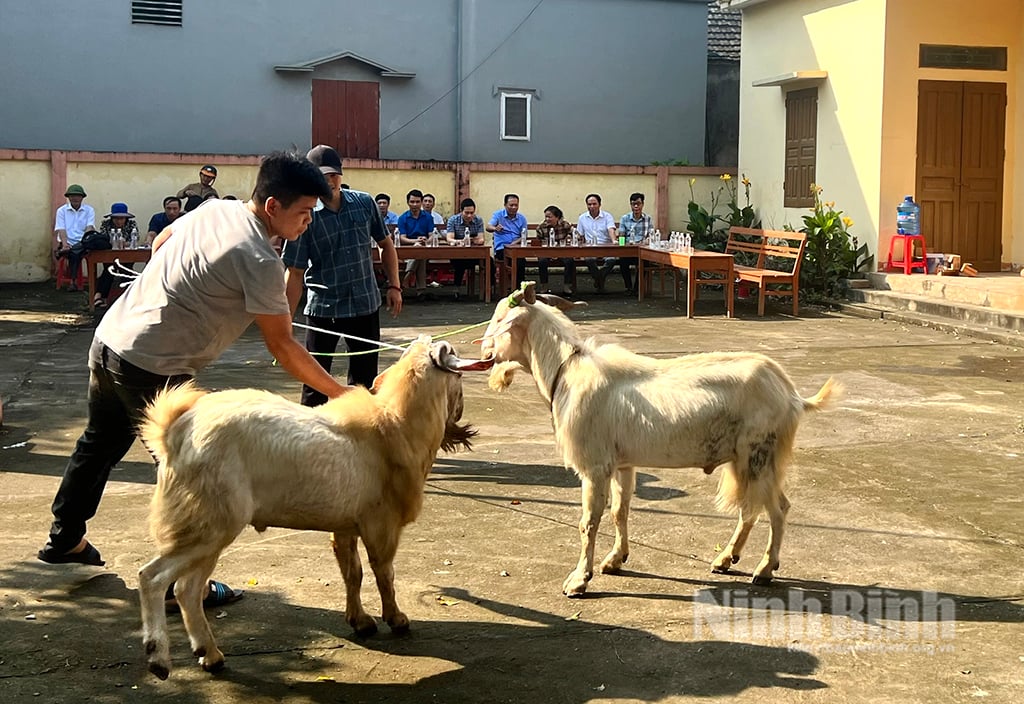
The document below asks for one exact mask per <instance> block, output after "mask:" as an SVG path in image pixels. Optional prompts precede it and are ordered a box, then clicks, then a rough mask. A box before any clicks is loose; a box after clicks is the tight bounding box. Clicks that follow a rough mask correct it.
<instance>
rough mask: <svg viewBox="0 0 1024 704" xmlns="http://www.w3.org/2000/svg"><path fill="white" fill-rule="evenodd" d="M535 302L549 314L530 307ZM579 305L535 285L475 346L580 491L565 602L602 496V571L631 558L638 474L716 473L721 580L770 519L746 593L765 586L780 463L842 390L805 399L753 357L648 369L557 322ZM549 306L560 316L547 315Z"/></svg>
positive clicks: (771, 566)
mask: <svg viewBox="0 0 1024 704" xmlns="http://www.w3.org/2000/svg"><path fill="white" fill-rule="evenodd" d="M537 299H541V300H542V301H544V302H546V303H549V304H550V305H534V301H535V300H537ZM577 305H585V304H574V303H571V302H569V301H566V300H564V299H562V298H559V297H557V296H550V295H549V296H543V295H541V296H538V295H536V294H535V292H534V288H533V284H527V285H526V286H524V287H523V289H522V290H520V291H517V292H516V293H514V294H512V296H510V297H509V298H507V299H505V300H502V301H501V302H500V303H499V304H498V306H497V308H496V309H495V311H494V316H493V317H492V318H491V322H490V325H489V326H488V328H487V332H486V333H485V334H484V337H483V340H482V342H483V353H482V354H483V357H485V358H489V359H493V360H495V361H497V362H501V364H499V365H496V366H495V367H494V369H493V370H492V371H491V387H492V388H494V389H496V390H504V389H506V388H507V387H508V386H509V384H511V383H512V378H513V376H514V374H515V372H516V371H517V370H519V369H525V370H526V371H527V372H529V373H530V374H532V375H533V378H534V381H536V383H537V388H538V389H539V390H540V393H541V395H542V396H543V397H544V400H545V401H547V402H548V404H549V405H550V406H551V414H552V420H553V423H554V428H555V440H556V442H557V444H558V447H559V448H560V449H561V452H562V456H563V460H564V462H565V465H566V466H567V467H571V468H572V469H573V470H575V471H576V473H577V474H578V475H579V476H580V478H581V480H582V483H583V515H582V517H581V519H580V539H581V544H582V545H581V552H580V558H579V563H578V564H577V566H576V568H575V569H574V570H573V571H572V572H571V573H569V576H568V577H567V578H566V579H565V582H564V584H563V585H562V591H563V592H564V593H565V594H567V595H568V596H570V597H575V596H581V595H583V594H584V592H586V589H587V583H588V582H589V581H590V579H591V577H592V576H593V566H594V547H595V541H596V539H597V530H598V526H599V524H600V522H601V514H602V513H603V512H604V508H605V505H606V503H607V501H608V493H609V485H610V488H611V510H612V518H613V520H614V521H615V545H614V547H613V548H612V551H611V552H610V553H608V555H607V557H605V558H604V560H603V561H602V562H601V566H600V568H601V571H602V572H606V573H614V572H617V571H618V570H619V569H620V568H621V567H622V563H624V562H625V561H626V558H627V557H628V556H629V533H628V529H627V519H628V516H629V502H630V498H631V497H632V494H633V491H634V489H635V487H636V470H635V467H637V466H643V467H701V468H703V469H704V471H705V472H706V473H708V474H710V473H711V472H713V471H714V470H715V468H716V467H719V466H722V467H724V471H723V473H722V477H721V480H720V483H719V489H718V501H717V505H718V508H719V509H720V510H734V511H738V512H739V521H738V523H737V526H736V530H735V532H734V533H733V536H732V538H731V539H730V540H729V543H728V545H726V547H725V549H724V550H723V551H722V552H721V554H719V555H718V556H717V557H716V558H715V561H714V562H713V563H712V570H714V571H715V572H727V571H728V570H729V568H730V567H731V566H732V565H733V564H734V563H735V562H737V561H738V560H739V559H740V550H741V549H742V548H743V545H744V543H745V542H746V540H747V536H748V535H749V533H750V529H751V528H752V527H753V526H754V522H755V521H756V520H757V518H758V516H759V515H760V513H761V512H762V511H766V512H767V513H768V516H769V518H770V520H771V531H770V538H769V543H768V548H767V550H766V551H765V555H764V558H763V559H762V560H761V562H760V564H759V565H758V566H757V568H756V569H755V570H754V574H753V582H754V583H755V584H767V583H769V582H770V581H771V579H772V574H773V572H774V570H776V569H778V567H779V549H780V547H781V544H782V535H783V531H784V530H785V521H786V513H787V511H788V510H789V501H788V500H787V499H786V496H785V494H784V493H783V480H784V478H785V470H786V464H787V462H788V460H789V456H790V453H791V451H792V447H793V437H794V435H795V434H796V430H797V425H798V423H799V421H800V417H801V416H802V415H803V414H804V412H805V411H807V410H815V409H819V408H822V407H824V406H825V404H826V402H827V401H828V400H829V399H830V397H831V396H833V395H834V394H836V393H837V392H838V391H839V390H840V388H841V387H840V385H839V384H838V383H837V382H835V381H833V380H832V379H829V380H828V381H826V382H825V385H824V386H822V387H821V390H820V391H818V393H817V394H815V395H814V396H813V397H812V398H809V399H804V398H802V397H801V396H800V395H799V394H798V393H797V391H796V388H795V387H794V385H793V382H792V381H791V380H790V379H789V377H788V376H787V375H786V373H785V372H784V371H783V370H782V368H781V367H780V366H779V365H778V364H776V363H775V362H774V361H772V360H771V359H769V358H768V357H765V356H764V355H760V354H751V353H714V354H694V355H687V356H684V357H678V358H675V359H665V360H661V359H651V358H649V357H642V356H640V355H636V354H633V353H632V352H629V351H627V350H625V349H623V348H622V347H619V346H618V345H601V346H598V345H596V344H595V343H594V342H593V341H591V340H586V341H585V340H583V339H582V338H580V336H579V334H578V333H577V332H576V328H575V326H574V325H573V324H572V322H570V321H569V319H568V318H566V317H565V316H564V315H563V314H562V313H561V312H560V311H561V310H568V309H571V308H573V307H575V306H577ZM551 306H556V307H557V308H558V310H556V308H555V307H551Z"/></svg>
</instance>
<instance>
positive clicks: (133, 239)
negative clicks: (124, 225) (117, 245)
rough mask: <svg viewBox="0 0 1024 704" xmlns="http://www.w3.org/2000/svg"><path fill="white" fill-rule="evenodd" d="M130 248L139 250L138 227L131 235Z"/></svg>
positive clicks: (133, 229)
mask: <svg viewBox="0 0 1024 704" xmlns="http://www.w3.org/2000/svg"><path fill="white" fill-rule="evenodd" d="M129 248H130V249H138V248H139V228H137V227H132V234H131V239H130V244H129Z"/></svg>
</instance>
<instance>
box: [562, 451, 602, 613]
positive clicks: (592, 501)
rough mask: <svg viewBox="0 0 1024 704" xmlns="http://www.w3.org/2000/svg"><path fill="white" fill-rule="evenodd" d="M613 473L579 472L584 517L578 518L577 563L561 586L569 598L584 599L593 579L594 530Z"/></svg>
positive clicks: (598, 520) (599, 523)
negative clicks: (594, 475) (592, 473)
mask: <svg viewBox="0 0 1024 704" xmlns="http://www.w3.org/2000/svg"><path fill="white" fill-rule="evenodd" d="M612 471H614V470H610V471H607V472H606V471H602V470H598V472H597V477H596V478H591V475H590V474H584V473H581V475H580V476H581V477H582V478H583V515H582V516H580V561H579V563H578V564H577V565H576V569H575V570H573V571H572V572H570V573H569V576H568V577H566V578H565V582H563V583H562V593H563V594H565V595H566V596H567V597H569V598H570V599H572V598H575V597H580V596H583V595H584V594H585V593H586V591H587V582H589V581H590V578H591V577H593V576H594V547H595V545H596V543H597V529H598V528H599V527H600V525H601V514H602V513H604V507H605V505H606V504H607V503H608V485H609V483H610V482H611V477H610V474H611V472H612Z"/></svg>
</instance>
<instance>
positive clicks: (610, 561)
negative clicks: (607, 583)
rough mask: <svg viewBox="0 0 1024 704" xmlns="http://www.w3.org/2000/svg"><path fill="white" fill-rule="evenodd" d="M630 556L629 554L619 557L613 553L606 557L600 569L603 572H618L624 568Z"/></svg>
mask: <svg viewBox="0 0 1024 704" xmlns="http://www.w3.org/2000/svg"><path fill="white" fill-rule="evenodd" d="M628 557H629V555H623V556H622V557H618V556H617V555H615V554H614V553H613V554H611V555H609V556H608V557H606V558H604V560H603V561H602V562H601V567H600V568H599V569H600V570H601V573H602V574H617V573H618V572H619V571H620V570H621V569H622V565H623V564H625V562H626V559H627V558H628Z"/></svg>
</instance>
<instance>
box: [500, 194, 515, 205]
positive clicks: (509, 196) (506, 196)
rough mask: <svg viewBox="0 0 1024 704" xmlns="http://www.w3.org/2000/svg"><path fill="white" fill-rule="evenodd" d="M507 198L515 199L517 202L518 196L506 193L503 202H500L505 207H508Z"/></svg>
mask: <svg viewBox="0 0 1024 704" xmlns="http://www.w3.org/2000/svg"><path fill="white" fill-rule="evenodd" d="M509 198H515V199H516V200H519V196H518V195H517V194H515V193H506V194H505V200H504V201H502V202H503V203H504V204H505V205H508V199H509Z"/></svg>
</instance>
